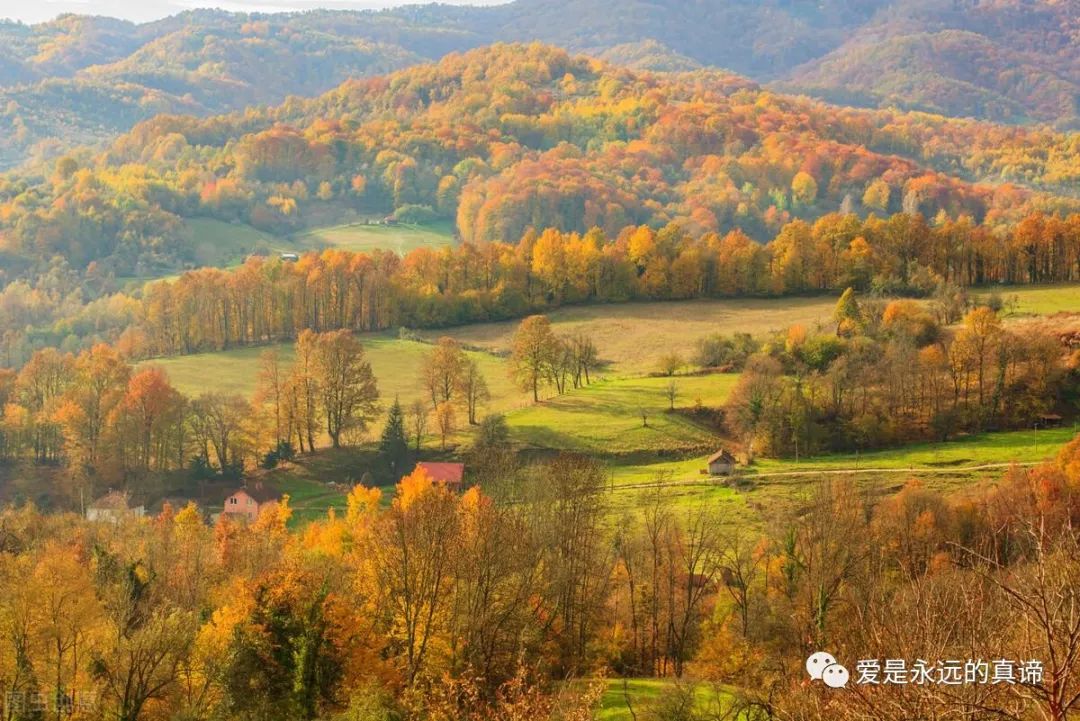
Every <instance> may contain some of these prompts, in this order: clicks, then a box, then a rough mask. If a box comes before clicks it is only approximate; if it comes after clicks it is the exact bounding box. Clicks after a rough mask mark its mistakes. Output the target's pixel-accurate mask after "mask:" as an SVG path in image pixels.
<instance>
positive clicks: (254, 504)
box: [221, 483, 281, 521]
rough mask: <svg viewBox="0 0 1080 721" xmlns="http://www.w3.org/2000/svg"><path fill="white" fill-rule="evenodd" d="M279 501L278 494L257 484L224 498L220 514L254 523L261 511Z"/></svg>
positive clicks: (279, 496) (279, 495)
mask: <svg viewBox="0 0 1080 721" xmlns="http://www.w3.org/2000/svg"><path fill="white" fill-rule="evenodd" d="M280 500H281V494H280V493H278V492H277V491H276V490H273V489H271V488H267V487H266V486H264V485H263V484H262V483H258V484H256V485H254V486H251V487H248V486H244V487H243V488H241V489H240V490H238V491H236V492H235V493H233V494H232V495H231V496H229V497H228V498H226V499H225V507H224V508H223V509H222V511H221V512H222V513H223V514H225V515H228V516H242V517H244V518H245V519H247V520H248V521H254V520H255V519H256V518H258V517H259V513H260V512H261V511H262V509H264V508H266V507H267V506H268V505H270V504H271V503H277V502H278V501H280Z"/></svg>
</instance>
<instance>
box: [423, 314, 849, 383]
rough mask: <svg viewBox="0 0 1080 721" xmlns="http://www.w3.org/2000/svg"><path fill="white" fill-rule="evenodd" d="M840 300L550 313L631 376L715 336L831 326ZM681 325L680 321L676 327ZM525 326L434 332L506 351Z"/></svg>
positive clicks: (612, 369) (558, 327)
mask: <svg viewBox="0 0 1080 721" xmlns="http://www.w3.org/2000/svg"><path fill="white" fill-rule="evenodd" d="M835 305H836V298H833V297H830V296H820V297H813V298H741V299H731V300H709V299H705V300H688V301H668V302H643V303H613V304H605V305H587V306H578V307H573V308H560V309H557V310H552V311H551V312H550V313H548V314H547V315H548V317H549V318H550V319H551V322H552V325H553V326H554V328H555V331H556V332H558V333H573V332H578V331H581V332H584V333H586V334H587V335H589V336H590V337H592V339H593V340H594V342H595V343H596V346H597V348H599V349H600V355H601V358H602V360H604V361H606V362H607V363H608V364H609V366H608V373H610V374H615V375H620V376H627V375H642V374H646V373H650V372H652V371H655V370H656V369H657V368H656V366H657V363H658V361H659V360H660V358H661V357H662V356H663V355H665V354H667V353H670V352H672V351H675V352H677V353H680V354H681V355H682V356H683V357H684V358H687V359H688V358H689V357H690V356H691V355H692V354H693V352H694V348H695V345H696V343H697V341H698V339H700V338H702V337H703V336H705V335H708V334H710V333H722V334H724V335H730V334H732V333H738V332H743V333H751V334H753V335H764V334H766V333H769V332H771V331H775V330H783V329H785V328H788V327H789V326H792V325H794V324H796V323H799V324H802V325H805V326H806V327H807V328H808V329H812V328H813V327H814V326H816V325H817V324H819V323H821V324H827V323H828V322H829V319H830V318H831V316H832V312H833V308H834V306H835ZM673 321H677V322H673ZM519 323H520V321H506V322H500V323H481V324H476V325H470V326H466V327H463V328H454V329H450V330H440V331H432V332H429V333H427V334H426V335H427V336H430V337H435V336H438V335H449V336H452V337H454V338H457V339H458V340H459V341H461V342H462V343H466V344H468V345H471V346H475V347H479V348H485V349H490V350H495V351H500V352H504V351H506V350H507V349H509V348H510V344H511V338H512V336H513V334H514V330H515V329H516V328H517V326H518V324H519Z"/></svg>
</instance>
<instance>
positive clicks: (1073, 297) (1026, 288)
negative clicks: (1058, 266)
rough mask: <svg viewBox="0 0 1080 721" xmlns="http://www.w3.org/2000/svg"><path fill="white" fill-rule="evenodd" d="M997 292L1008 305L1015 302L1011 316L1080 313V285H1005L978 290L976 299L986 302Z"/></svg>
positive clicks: (1010, 310) (975, 293)
mask: <svg viewBox="0 0 1080 721" xmlns="http://www.w3.org/2000/svg"><path fill="white" fill-rule="evenodd" d="M993 292H997V294H998V295H999V296H1001V299H1002V300H1003V301H1006V302H1007V303H1008V302H1010V301H1015V307H1012V308H1010V309H1009V311H1008V312H1009V314H1010V315H1053V314H1054V313H1067V312H1072V313H1078V312H1080V284H1076V283H1061V284H1055V285H1003V286H997V287H992V288H977V289H975V290H974V291H973V294H974V295H975V297H976V298H979V299H982V300H985V299H986V298H988V297H989V296H990V294H991V293H993Z"/></svg>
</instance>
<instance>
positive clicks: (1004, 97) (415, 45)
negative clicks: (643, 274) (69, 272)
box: [0, 0, 1080, 167]
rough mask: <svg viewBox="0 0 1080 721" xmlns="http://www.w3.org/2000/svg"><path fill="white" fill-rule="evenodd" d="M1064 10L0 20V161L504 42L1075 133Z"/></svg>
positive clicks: (885, 4) (561, 1)
mask: <svg viewBox="0 0 1080 721" xmlns="http://www.w3.org/2000/svg"><path fill="white" fill-rule="evenodd" d="M1076 22H1077V14H1076V13H1075V5H1074V4H1073V3H1070V2H1051V1H1049V0H1040V1H1039V2H1022V1H1021V0H1007V1H1005V2H991V1H990V0H964V1H963V2H954V3H949V4H946V3H937V2H926V0H872V1H870V2H853V1H852V0H826V1H824V2H817V3H792V2H786V1H784V0H767V1H765V2H749V1H748V0H709V1H708V2H694V3H688V2H674V1H672V0H668V1H666V2H647V1H645V0H629V1H627V2H620V3H618V10H617V12H616V11H613V5H612V2H611V0H556V1H554V2H553V1H552V0H516V1H515V2H511V3H508V4H505V5H498V6H491V7H455V6H447V5H436V4H432V5H414V6H408V7H402V8H398V9H395V10H389V11H380V12H373V11H365V12H354V11H340V12H338V11H314V12H304V13H278V14H264V13H252V14H246V13H229V12H222V11H209V10H198V11H190V12H185V13H181V14H179V15H176V16H173V17H169V18H166V19H163V20H160V21H156V22H151V23H144V24H134V23H130V22H125V21H120V20H114V19H110V18H101V17H92V16H75V15H66V16H62V17H60V18H58V19H56V20H54V21H52V22H48V23H42V24H38V25H32V26H27V25H22V24H18V23H11V22H8V23H0V48H2V49H0V107H3V108H4V112H3V113H2V115H0V130H3V131H4V132H3V133H0V137H3V140H2V141H0V167H10V166H14V165H18V164H19V163H21V162H23V161H25V160H27V159H31V160H34V159H40V158H48V157H54V156H55V155H56V154H59V153H60V152H62V151H63V149H65V148H68V147H71V146H73V145H79V144H93V145H98V146H100V145H102V144H104V143H106V142H108V141H109V140H110V139H112V138H114V137H115V136H116V135H118V134H120V133H122V132H124V131H125V130H127V129H129V128H130V127H131V126H132V125H134V124H135V123H137V122H139V121H141V120H145V119H148V118H151V117H153V116H154V115H157V114H159V113H193V114H197V115H201V116H209V115H215V114H219V113H223V112H230V111H234V110H240V109H242V108H244V107H247V106H248V105H252V104H275V103H279V102H281V101H283V100H284V99H285V98H286V97H287V96H288V95H290V94H298V95H303V96H314V95H317V94H319V93H321V92H324V91H326V90H329V89H330V88H333V87H334V86H336V85H337V84H339V83H341V82H342V81H344V80H346V79H347V78H350V77H361V76H370V75H378V74H382V73H384V72H387V71H389V70H393V69H396V68H401V67H405V66H409V65H416V64H421V63H424V62H427V61H430V60H436V59H439V58H441V57H443V56H445V55H446V54H448V53H451V52H460V51H465V50H468V49H472V48H476V47H480V46H483V45H488V44H491V43H495V42H532V41H540V42H544V43H550V44H555V45H559V46H561V47H565V48H567V49H569V50H571V51H579V52H586V53H589V54H592V55H598V56H601V57H606V58H608V59H610V60H612V61H614V62H618V63H625V64H628V65H631V66H633V67H637V68H647V69H651V70H676V71H683V70H688V69H692V68H694V67H711V68H724V69H727V70H729V71H732V72H735V73H738V74H741V75H744V76H747V77H749V78H752V79H753V80H755V81H758V82H775V83H777V86H776V87H778V88H780V89H784V90H789V91H795V92H802V93H810V94H813V95H817V96H819V97H823V98H826V99H829V100H832V101H835V102H838V103H842V104H855V105H863V106H882V107H888V106H897V107H900V108H907V109H918V110H929V111H932V112H940V113H943V114H946V115H953V116H959V117H967V116H970V117H975V118H982V119H990V120H994V121H1005V122H1018V123H1031V122H1043V123H1051V124H1056V125H1057V126H1058V127H1059V128H1060V129H1070V128H1076V127H1077V123H1078V120H1077V116H1078V111H1077V102H1078V97H1080V95H1078V92H1080V91H1078V88H1080V71H1078V70H1077V68H1078V67H1080V64H1078V60H1080V58H1078V50H1077V47H1078V45H1077V43H1075V42H1074V41H1073V37H1074V36H1075V34H1076V30H1077V29H1076Z"/></svg>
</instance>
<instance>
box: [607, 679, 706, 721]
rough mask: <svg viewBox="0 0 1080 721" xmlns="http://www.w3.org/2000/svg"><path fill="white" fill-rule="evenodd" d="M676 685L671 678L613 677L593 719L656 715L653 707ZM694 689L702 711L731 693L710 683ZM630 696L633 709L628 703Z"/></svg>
mask: <svg viewBox="0 0 1080 721" xmlns="http://www.w3.org/2000/svg"><path fill="white" fill-rule="evenodd" d="M676 688H677V686H676V682H675V681H672V680H670V679H662V678H659V679H658V678H631V679H625V680H623V679H610V680H608V682H607V688H606V689H605V690H604V695H603V696H601V698H600V707H599V708H598V709H597V711H596V714H595V715H594V716H593V719H594V720H595V721H631V720H632V719H633V718H635V716H636V717H637V718H652V717H653V716H652V714H650V713H649V712H650V710H652V709H655V708H656V707H657V705H658V704H659V703H660V702H661V701H662V699H663V697H664V694H665V693H668V692H672V691H674V690H675V689H676ZM692 689H693V694H694V705H695V706H696V707H697V709H698V710H699V711H702V712H708V711H710V710H715V709H716V707H717V705H718V703H720V704H724V701H725V699H726V698H727V693H725V691H724V690H723V689H715V688H714V687H712V686H710V685H707V684H699V685H694V686H693V687H692ZM628 697H629V701H630V705H631V706H632V707H633V712H631V708H630V706H628V705H627V698H628ZM724 705H725V706H726V704H724Z"/></svg>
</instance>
